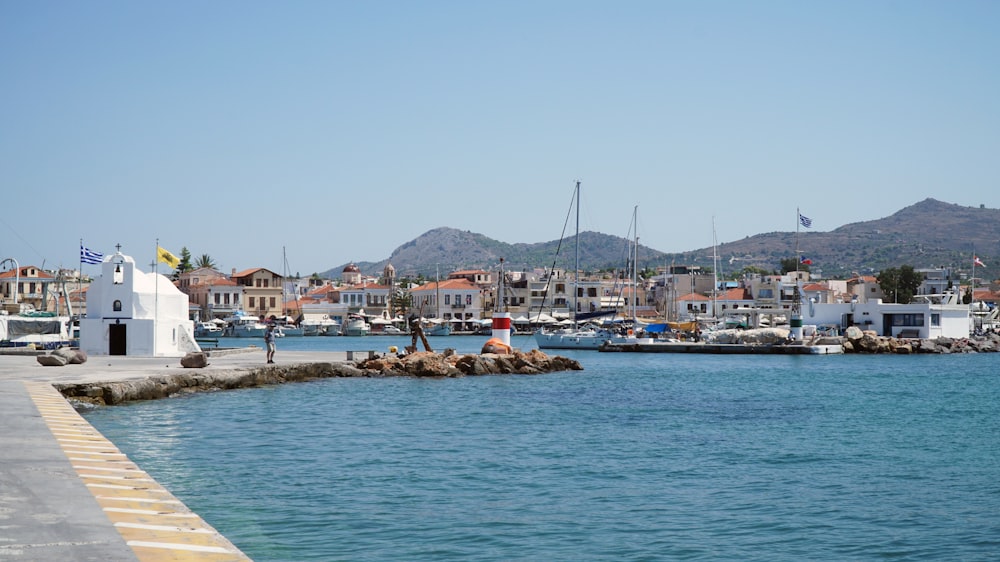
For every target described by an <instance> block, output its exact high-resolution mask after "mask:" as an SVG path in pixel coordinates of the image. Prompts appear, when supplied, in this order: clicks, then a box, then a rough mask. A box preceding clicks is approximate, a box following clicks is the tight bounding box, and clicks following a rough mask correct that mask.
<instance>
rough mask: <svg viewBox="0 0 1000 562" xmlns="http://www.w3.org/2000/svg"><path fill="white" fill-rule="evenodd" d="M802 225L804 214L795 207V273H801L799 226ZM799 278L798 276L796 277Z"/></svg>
mask: <svg viewBox="0 0 1000 562" xmlns="http://www.w3.org/2000/svg"><path fill="white" fill-rule="evenodd" d="M801 223H802V213H801V212H800V211H799V208H798V207H795V273H796V274H798V272H799V224H801ZM796 277H798V275H796Z"/></svg>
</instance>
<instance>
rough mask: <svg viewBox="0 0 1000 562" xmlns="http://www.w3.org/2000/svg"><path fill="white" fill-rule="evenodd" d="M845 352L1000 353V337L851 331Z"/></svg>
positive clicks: (851, 329)
mask: <svg viewBox="0 0 1000 562" xmlns="http://www.w3.org/2000/svg"><path fill="white" fill-rule="evenodd" d="M843 346H844V353H897V354H903V355H905V354H909V353H989V352H996V351H1000V335H997V334H994V333H988V334H985V335H982V336H973V337H969V338H945V337H938V338H931V339H918V338H893V337H886V336H879V335H876V334H875V332H873V331H862V330H859V329H857V328H848V329H847V332H846V333H845V337H844V343H843Z"/></svg>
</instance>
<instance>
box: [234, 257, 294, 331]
mask: <svg viewBox="0 0 1000 562" xmlns="http://www.w3.org/2000/svg"><path fill="white" fill-rule="evenodd" d="M230 279H231V280H232V281H233V282H234V283H236V284H237V285H239V286H240V287H241V288H242V291H243V292H242V295H241V296H242V299H243V300H242V302H241V303H240V304H241V308H242V310H243V311H244V312H246V313H247V314H252V315H255V316H263V317H265V318H269V317H271V316H272V315H273V316H280V315H282V314H283V311H282V309H281V308H282V304H283V303H282V294H281V292H282V289H281V282H282V279H283V278H282V276H281V275H278V274H277V273H275V272H273V271H271V270H269V269H266V268H263V267H257V268H253V269H247V270H244V271H241V272H239V273H237V272H236V271H235V270H233V274H232V276H231V277H230Z"/></svg>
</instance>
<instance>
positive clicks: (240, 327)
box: [221, 311, 267, 338]
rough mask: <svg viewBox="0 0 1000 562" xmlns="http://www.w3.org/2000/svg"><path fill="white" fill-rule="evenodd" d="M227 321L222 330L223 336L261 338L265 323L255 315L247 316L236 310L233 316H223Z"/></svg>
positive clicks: (265, 327) (265, 326)
mask: <svg viewBox="0 0 1000 562" xmlns="http://www.w3.org/2000/svg"><path fill="white" fill-rule="evenodd" d="M225 320H226V322H228V323H229V325H228V326H226V329H225V330H223V332H222V334H221V335H223V336H228V337H234V338H262V337H264V331H265V330H266V329H267V324H265V323H264V322H262V321H261V320H260V319H259V318H257V317H256V316H249V315H247V314H245V313H243V312H241V311H237V312H236V314H234V315H233V316H229V317H227V318H225Z"/></svg>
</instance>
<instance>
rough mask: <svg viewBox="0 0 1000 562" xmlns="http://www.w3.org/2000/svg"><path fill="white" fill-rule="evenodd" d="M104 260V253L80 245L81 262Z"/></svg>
mask: <svg viewBox="0 0 1000 562" xmlns="http://www.w3.org/2000/svg"><path fill="white" fill-rule="evenodd" d="M102 261H104V254H102V253H100V252H95V251H93V250H91V249H89V248H84V247H83V246H82V245H81V246H80V263H101V262H102Z"/></svg>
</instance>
